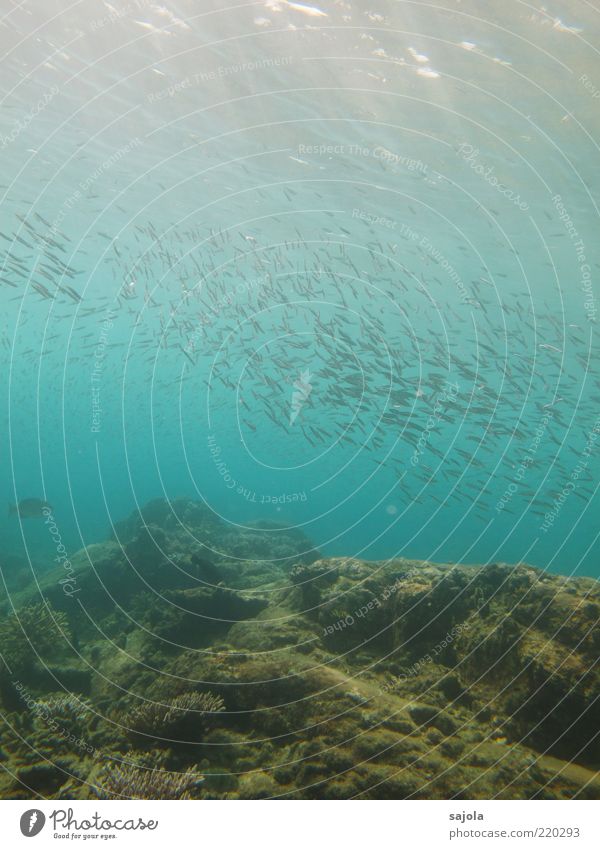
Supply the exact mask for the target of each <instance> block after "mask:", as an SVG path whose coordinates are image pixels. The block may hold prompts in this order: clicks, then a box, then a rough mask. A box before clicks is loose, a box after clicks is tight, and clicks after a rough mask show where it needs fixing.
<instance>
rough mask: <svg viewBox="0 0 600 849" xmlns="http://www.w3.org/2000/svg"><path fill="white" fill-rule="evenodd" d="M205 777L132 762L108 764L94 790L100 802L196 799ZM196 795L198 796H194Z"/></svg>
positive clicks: (194, 772)
mask: <svg viewBox="0 0 600 849" xmlns="http://www.w3.org/2000/svg"><path fill="white" fill-rule="evenodd" d="M202 782H203V776H202V775H200V774H199V773H198V772H197V771H196V770H194V769H193V768H190V769H188V770H186V771H185V772H182V773H178V772H174V771H169V770H165V769H159V768H156V767H155V768H153V769H150V768H147V767H142V766H136V765H134V764H129V763H116V764H111V765H106V766H105V767H104V768H103V769H102V771H101V772H100V774H99V776H98V778H97V784H96V785H95V787H94V790H95V794H96V796H97V797H98V798H99V799H180V800H181V799H192V798H194V797H195V795H196V794H194V791H197V788H198V787H200V786H201V785H202ZM192 794H194V795H192Z"/></svg>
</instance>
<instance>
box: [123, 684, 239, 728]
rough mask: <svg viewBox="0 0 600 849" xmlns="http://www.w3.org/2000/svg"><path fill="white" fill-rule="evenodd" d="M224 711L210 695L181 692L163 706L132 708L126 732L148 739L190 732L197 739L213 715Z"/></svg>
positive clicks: (215, 698)
mask: <svg viewBox="0 0 600 849" xmlns="http://www.w3.org/2000/svg"><path fill="white" fill-rule="evenodd" d="M223 710H225V704H224V702H223V699H222V698H221V696H215V695H214V693H209V692H204V693H193V692H190V693H183V694H182V695H180V696H175V698H173V699H171V700H170V701H169V702H167V703H166V704H161V703H159V702H146V703H145V704H143V705H139V706H138V707H136V708H135V709H134V710H133V712H132V713H131V718H130V719H129V726H130V730H131V731H133V732H139V733H141V734H146V735H151V736H152V737H163V738H164V737H175V738H176V737H178V736H180V735H183V736H185V735H186V733H191V734H192V735H193V736H192V739H198V738H199V737H200V736H201V735H202V733H203V732H204V731H205V729H206V726H207V723H210V719H211V717H213V716H214V714H217V713H220V712H221V711H223Z"/></svg>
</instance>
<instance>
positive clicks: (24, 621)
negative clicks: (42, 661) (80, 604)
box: [0, 602, 71, 673]
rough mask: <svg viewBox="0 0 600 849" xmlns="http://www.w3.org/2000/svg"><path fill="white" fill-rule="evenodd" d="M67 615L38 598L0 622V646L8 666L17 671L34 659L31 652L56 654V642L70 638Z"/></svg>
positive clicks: (23, 668) (27, 665)
mask: <svg viewBox="0 0 600 849" xmlns="http://www.w3.org/2000/svg"><path fill="white" fill-rule="evenodd" d="M70 639H71V633H70V629H69V623H68V621H67V617H66V616H65V614H64V613H63V612H62V611H59V610H55V609H54V608H53V607H52V606H51V605H50V604H46V603H44V602H39V603H37V604H28V605H26V606H25V607H22V608H20V609H19V610H17V611H16V612H15V613H12V614H10V615H9V616H8V618H7V619H5V620H4V621H2V622H0V646H2V654H3V657H4V659H5V660H6V662H7V664H8V667H9V668H10V669H11V670H12V672H16V673H20V672H21V671H23V670H26V669H28V668H30V667H31V665H32V664H34V663H35V662H36V660H37V659H36V657H35V654H34V652H37V653H38V654H39V655H42V658H43V657H44V656H45V655H47V654H48V653H49V652H52V653H54V654H56V650H57V646H60V645H61V643H63V642H65V641H70Z"/></svg>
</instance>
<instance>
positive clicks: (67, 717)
mask: <svg viewBox="0 0 600 849" xmlns="http://www.w3.org/2000/svg"><path fill="white" fill-rule="evenodd" d="M30 707H31V710H32V712H33V714H34V716H35V720H36V724H37V725H40V724H42V725H43V724H44V723H45V724H48V725H51V726H52V727H54V726H56V725H58V726H62V727H63V728H65V729H68V730H69V732H70V733H82V732H83V731H84V730H85V728H86V726H87V724H88V722H89V720H90V718H91V716H92V714H91V706H90V703H89V702H88V701H87V699H80V698H77V697H76V696H74V695H67V696H65V695H64V694H61V693H52V694H50V695H49V696H46V697H45V698H44V699H40V700H38V701H35V702H33V703H32V704H31V706H30Z"/></svg>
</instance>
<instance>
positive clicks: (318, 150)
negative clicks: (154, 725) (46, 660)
mask: <svg viewBox="0 0 600 849" xmlns="http://www.w3.org/2000/svg"><path fill="white" fill-rule="evenodd" d="M489 5H490V4H482V3H473V2H471V3H460V4H454V3H451V4H448V6H447V8H441V7H439V6H435V7H433V6H430V5H429V4H425V3H394V4H392V3H376V4H374V5H373V4H366V3H362V2H359V3H337V4H323V5H322V6H319V7H318V8H317V7H315V6H308V5H301V4H292V3H286V2H269V3H258V4H251V5H244V6H242V7H240V8H236V9H235V10H233V9H228V8H226V7H225V6H224V5H223V4H211V3H203V4H202V9H201V11H198V8H197V6H196V4H193V3H190V2H179V3H177V4H176V5H173V4H169V5H168V7H167V6H164V5H156V4H151V3H144V2H142V0H139V2H135V3H131V4H127V5H126V6H123V7H122V8H121V10H120V11H118V12H116V11H115V10H112V11H111V7H109V6H108V5H105V4H101V3H95V2H83V3H80V4H78V6H77V7H76V8H75V9H73V10H69V11H68V12H67V10H66V8H63V6H62V4H61V3H52V4H48V3H41V2H39V3H28V4H26V7H24V8H20V7H19V8H18V7H15V8H14V10H12V11H9V12H7V13H5V16H4V18H3V27H2V29H1V30H0V37H1V38H2V40H3V45H2V46H3V50H2V54H3V59H2V67H3V73H2V89H3V91H2V94H3V106H4V109H3V110H2V115H1V121H2V127H1V135H2V138H1V143H2V158H3V164H4V168H3V175H2V180H1V183H2V187H1V189H0V191H1V192H2V207H1V209H2V227H1V228H0V229H1V231H2V233H3V234H4V238H3V239H2V240H1V242H2V244H1V245H0V248H1V250H2V257H1V259H0V261H1V262H2V274H1V275H0V276H1V277H2V289H1V290H0V291H1V297H2V306H3V309H2V319H1V331H2V352H3V369H2V375H1V378H0V379H1V382H2V384H1V385H2V396H3V398H4V409H3V431H4V438H3V440H2V444H1V451H2V456H1V462H0V474H1V476H2V483H1V488H0V491H2V492H3V493H4V497H5V500H6V501H7V502H16V501H19V500H21V499H24V498H30V497H36V498H43V499H45V500H47V501H48V502H49V503H50V504H51V505H52V507H53V515H54V518H55V520H56V523H57V527H58V528H59V529H60V536H61V540H62V543H63V544H64V546H65V547H66V550H67V551H68V552H69V553H73V552H74V551H75V550H77V549H80V548H82V547H83V546H85V545H89V544H91V543H94V542H97V541H100V540H103V539H105V538H106V536H107V533H108V531H109V529H110V527H111V525H112V524H113V523H114V522H116V521H119V520H121V519H123V518H124V517H125V516H127V515H128V514H129V513H130V512H131V511H132V510H134V509H136V507H137V506H143V505H144V504H145V503H146V502H147V501H149V500H150V499H152V498H156V497H166V498H168V499H175V498H177V497H180V496H187V497H191V498H194V499H197V500H201V501H204V502H205V503H206V504H207V505H209V506H210V508H211V509H212V510H214V511H215V513H216V514H218V515H219V516H221V517H222V518H224V519H225V520H226V521H228V522H231V523H233V524H236V525H239V526H244V525H246V524H248V523H255V522H256V521H259V520H271V521H276V522H279V523H281V524H282V525H283V526H284V527H289V526H294V527H300V528H301V529H302V530H303V531H304V533H305V534H306V535H307V536H308V537H309V538H310V539H311V540H312V541H313V542H314V544H315V546H316V547H317V548H318V549H319V550H320V551H321V552H323V553H324V554H329V555H332V554H344V555H355V556H358V557H362V558H365V559H381V558H388V557H393V556H404V557H410V558H418V559H424V560H431V561H451V562H463V563H487V562H495V561H498V560H502V561H506V562H511V563H513V562H519V561H524V562H529V563H532V564H534V565H537V566H541V567H543V568H547V569H549V570H551V571H555V572H562V573H565V574H571V573H577V574H583V575H594V576H597V575H599V574H600V569H599V566H598V520H597V517H598V508H599V506H600V501H599V499H598V494H597V487H598V480H599V471H600V468H599V455H600V450H599V447H598V445H597V437H598V434H599V433H600V419H599V416H600V403H599V402H600V378H599V373H598V358H597V355H598V336H597V300H596V299H597V297H598V287H597V279H598V270H599V269H600V264H599V258H598V248H597V226H598V209H597V197H598V173H597V172H598V169H597V161H598V159H597V157H598V144H597V138H598V125H599V115H600V111H599V110H600V97H599V96H598V95H599V94H600V65H599V64H598V56H597V50H596V48H595V46H594V45H597V44H598V37H599V32H598V28H599V24H598V18H597V15H596V14H595V12H594V10H593V9H591V8H589V7H587V6H586V5H584V4H580V3H570V2H569V3H566V2H561V3H558V4H556V5H555V7H554V8H553V9H550V8H549V7H548V8H547V9H542V8H541V7H540V8H539V9H538V8H534V7H531V6H527V5H522V4H509V5H507V6H506V7H501V6H498V7H497V8H496V9H495V10H492V11H490V8H489ZM0 523H1V524H0V532H1V533H2V537H3V540H4V550H5V560H6V564H8V565H7V568H13V567H12V566H11V564H20V563H22V562H23V558H24V557H25V558H28V559H30V561H31V562H32V563H33V565H34V567H35V568H36V569H37V570H40V571H41V570H44V569H46V568H48V567H49V566H50V565H53V563H54V558H55V557H56V540H55V539H53V537H52V536H51V535H50V534H49V532H48V528H47V526H46V525H45V523H44V521H43V519H42V520H39V519H21V518H19V517H16V516H14V515H12V516H8V517H2V518H1V519H0ZM277 532H278V531H277V526H271V527H270V528H267V529H265V534H267V535H270V537H271V538H272V539H273V540H274V541H276V535H277ZM276 556H277V555H276V550H275V548H274V552H273V558H274V559H276ZM15 568H16V565H15Z"/></svg>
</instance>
